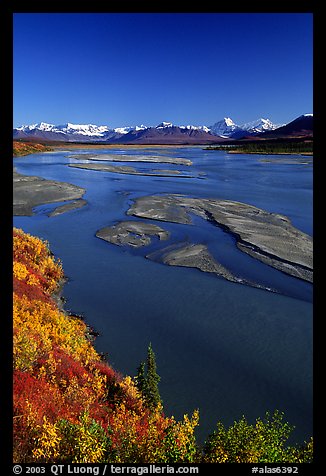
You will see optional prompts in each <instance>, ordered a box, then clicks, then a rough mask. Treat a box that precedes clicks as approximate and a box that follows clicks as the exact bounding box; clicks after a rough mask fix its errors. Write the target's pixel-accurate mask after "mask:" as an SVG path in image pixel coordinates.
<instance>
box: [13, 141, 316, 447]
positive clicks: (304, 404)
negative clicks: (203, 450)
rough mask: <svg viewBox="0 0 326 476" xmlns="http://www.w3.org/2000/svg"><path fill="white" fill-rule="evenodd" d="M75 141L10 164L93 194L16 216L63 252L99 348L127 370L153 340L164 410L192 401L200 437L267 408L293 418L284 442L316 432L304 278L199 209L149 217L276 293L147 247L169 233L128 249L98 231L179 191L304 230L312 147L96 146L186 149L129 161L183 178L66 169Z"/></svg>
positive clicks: (69, 291) (72, 298)
mask: <svg viewBox="0 0 326 476" xmlns="http://www.w3.org/2000/svg"><path fill="white" fill-rule="evenodd" d="M77 152H78V153H90V151H89V150H82V149H81V150H79V151H77ZM77 152H76V151H74V152H73V153H72V152H68V151H66V152H58V151H57V152H53V153H46V154H35V155H32V156H28V157H24V158H19V159H15V160H14V164H15V166H16V168H17V171H18V172H20V173H23V174H26V175H38V176H41V177H44V178H47V179H54V180H60V181H65V182H70V183H74V184H76V185H79V186H81V187H84V188H85V189H86V193H85V195H84V198H85V199H86V200H87V202H88V204H87V206H85V207H84V208H82V209H80V210H75V211H71V212H68V213H65V214H63V215H58V216H56V217H51V218H49V217H48V215H47V214H48V213H49V212H50V211H51V210H52V209H53V208H55V207H56V206H58V204H52V205H43V206H39V207H36V209H35V211H36V215H35V216H33V217H15V218H14V225H15V226H18V227H21V228H23V230H24V231H26V232H28V233H32V234H35V235H37V236H40V237H42V238H44V239H47V240H49V242H50V244H51V249H52V251H53V252H54V253H55V255H56V256H58V257H60V258H61V259H62V261H63V266H64V270H65V273H66V275H67V276H68V278H69V281H68V283H67V284H66V286H65V288H64V296H65V297H66V298H67V304H66V308H67V309H71V310H73V311H74V312H77V313H81V314H83V315H84V316H85V319H86V321H87V322H89V323H90V324H91V325H92V326H93V327H94V328H95V329H96V330H97V331H98V332H99V333H100V336H99V337H98V338H97V340H96V347H97V349H98V351H100V352H105V353H107V354H108V357H109V362H110V363H111V365H113V367H115V368H116V369H117V370H119V371H120V372H122V373H123V374H129V375H135V373H136V369H137V367H138V365H139V363H140V361H141V360H143V359H144V358H145V357H146V349H147V346H148V344H149V342H151V343H152V346H153V348H154V351H155V353H156V357H157V365H158V372H159V374H160V376H161V382H160V391H161V395H162V398H163V401H164V408H165V412H166V414H168V415H171V414H174V415H175V417H176V418H182V416H183V414H184V413H191V412H192V411H193V410H194V409H195V408H199V410H200V427H199V429H198V437H199V440H201V441H203V440H204V439H205V437H206V436H207V435H208V433H210V432H211V431H213V430H214V428H215V425H216V422H217V421H218V420H220V421H222V422H223V423H224V424H226V425H230V424H232V423H233V422H234V420H236V419H239V418H241V416H242V415H245V416H246V417H247V419H248V420H249V421H250V422H253V421H254V420H255V419H256V418H257V417H263V416H264V414H265V412H266V411H267V410H269V411H273V410H274V409H279V410H281V411H284V412H285V416H286V419H287V421H289V422H290V423H291V424H293V425H295V426H296V429H295V431H294V432H293V438H292V442H298V443H300V442H302V441H303V440H304V439H307V438H308V437H309V436H310V435H311V434H312V302H311V301H312V286H311V285H310V284H308V283H305V282H303V281H300V280H297V279H295V278H291V277H289V276H287V275H285V274H284V273H281V272H279V271H276V270H274V269H273V268H271V267H269V266H266V265H264V264H263V263H260V262H259V261H257V260H255V259H253V258H251V257H250V256H247V255H246V254H245V253H242V252H240V251H239V250H238V249H237V248H236V247H235V243H234V239H233V238H232V237H231V236H230V235H228V234H227V233H225V232H223V231H222V230H221V229H219V228H217V227H214V226H212V225H211V224H210V223H208V222H206V221H204V220H202V219H200V218H198V217H196V218H195V219H194V224H193V225H179V224H173V223H163V222H161V223H159V222H156V223H157V224H159V225H160V226H162V227H163V228H165V229H167V230H169V231H170V232H171V237H172V239H173V240H174V241H184V240H186V241H191V242H198V243H205V244H206V245H207V246H208V248H209V250H210V251H211V253H212V254H213V255H214V256H215V257H216V258H217V259H218V260H219V261H220V262H221V263H222V264H224V265H225V266H227V267H228V268H229V269H230V270H231V271H232V272H234V273H236V274H237V275H239V276H243V277H245V278H247V279H251V280H252V281H254V282H259V283H261V284H262V285H264V286H266V287H270V288H273V289H275V290H277V293H275V292H269V291H265V290H261V289H256V288H253V287H249V286H244V285H241V284H235V283H230V282H227V281H225V280H223V279H222V278H218V277H215V276H211V275H209V274H205V273H202V272H200V271H198V270H195V269H189V268H181V267H169V266H165V265H162V264H159V263H155V262H152V261H150V260H148V259H145V258H144V254H147V253H148V252H149V251H151V250H152V249H156V248H157V247H159V246H166V245H167V242H163V243H159V242H158V241H155V240H154V243H153V244H152V245H150V246H149V247H147V248H145V249H142V250H137V251H135V250H129V249H127V248H120V247H117V246H114V245H112V244H109V243H106V242H104V241H103V240H100V239H98V238H96V236H95V232H96V231H97V230H98V229H100V228H102V227H104V226H108V225H112V224H114V223H116V222H117V221H120V220H124V219H126V215H125V212H126V211H127V210H128V208H129V206H130V205H131V203H132V201H133V200H134V199H135V198H136V197H138V196H143V195H151V194H159V193H183V194H186V195H189V196H194V197H207V198H223V199H229V200H237V201H241V202H245V203H249V204H251V205H255V206H257V207H260V208H263V209H265V210H268V211H270V212H276V213H281V214H284V215H287V216H288V217H289V218H290V219H291V221H292V223H293V225H294V226H296V227H297V228H299V229H300V230H302V231H304V232H305V233H308V234H309V235H312V159H311V158H309V157H307V158H302V157H301V158H299V157H296V156H283V157H282V156H268V157H267V156H257V155H234V154H232V155H231V154H227V153H225V152H222V151H204V150H202V149H201V148H200V147H184V148H168V149H166V150H164V149H162V148H158V149H154V148H153V149H148V148H145V149H144V150H136V149H135V150H128V149H122V148H117V149H114V150H112V149H110V150H97V151H96V152H95V153H96V154H101V153H117V154H119V153H123V154H136V155H139V154H144V155H145V154H149V155H165V156H170V157H171V156H172V157H173V156H174V157H184V158H189V159H191V160H192V161H193V165H192V166H191V167H187V166H179V165H170V164H146V163H133V164H131V165H132V166H133V167H135V168H137V170H143V171H148V170H149V169H156V170H157V169H159V168H161V169H164V170H166V169H168V168H169V169H175V170H181V171H186V172H188V173H193V174H194V175H195V178H191V179H189V178H187V179H185V178H178V177H171V178H170V177H164V178H161V177H148V176H132V175H119V174H116V173H109V172H98V171H89V170H82V169H77V168H71V167H67V165H66V164H68V163H76V162H77V161H76V159H73V158H71V157H70V156H71V155H75V154H76V153H77ZM284 157H285V158H286V160H284ZM266 159H267V161H266ZM295 159H299V160H295ZM289 162H290V163H289ZM113 165H120V164H117V163H113ZM121 165H124V164H121ZM127 219H135V220H137V218H135V217H128V218H127ZM153 223H154V222H153Z"/></svg>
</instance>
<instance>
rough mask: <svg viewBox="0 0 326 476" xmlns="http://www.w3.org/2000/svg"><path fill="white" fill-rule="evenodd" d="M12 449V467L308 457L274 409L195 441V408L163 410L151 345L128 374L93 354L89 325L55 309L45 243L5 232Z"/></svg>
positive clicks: (308, 449) (57, 265) (54, 271)
mask: <svg viewBox="0 0 326 476" xmlns="http://www.w3.org/2000/svg"><path fill="white" fill-rule="evenodd" d="M13 258H14V263H13V281H14V283H13V284H14V287H13V289H14V308H13V310H14V312H13V340H14V342H13V357H14V359H13V365H14V373H13V381H14V382H13V383H14V392H13V397H14V401H13V408H14V418H13V431H14V439H13V452H14V462H19V463H31V462H33V463H45V462H52V463H57V462H60V463H68V462H69V463H99V462H112V463H175V462H177V463H200V462H208V463H219V462H222V463H225V462H251V463H253V462H257V463H258V462H291V463H299V462H311V461H312V454H313V443H312V439H311V440H309V441H308V442H304V443H303V445H301V446H288V445H287V444H286V443H287V440H288V437H289V435H290V433H291V430H292V428H291V427H290V425H289V424H288V423H287V422H285V421H284V420H283V418H284V415H283V413H280V412H278V411H275V412H274V413H273V414H272V415H270V414H266V415H265V417H264V418H263V419H260V418H258V419H257V420H256V422H255V423H254V424H250V423H249V422H248V421H247V420H246V419H245V417H243V418H242V419H241V420H239V421H236V422H234V424H233V425H232V426H231V427H230V428H225V427H224V425H223V424H222V423H221V422H218V423H217V426H216V430H215V431H214V432H213V433H212V434H211V435H209V436H208V438H207V440H206V442H205V444H204V445H203V446H200V445H199V444H198V443H197V440H196V436H195V429H196V427H197V425H198V424H199V412H198V410H197V409H195V410H194V412H193V414H192V415H190V416H189V415H184V417H183V419H181V420H180V421H177V420H176V419H175V418H174V417H173V416H166V415H165V414H164V411H163V404H162V400H161V397H160V394H159V387H158V384H159V380H160V378H159V376H158V374H157V369H156V361H155V354H154V351H153V349H152V346H151V344H150V345H149V347H148V352H147V360H146V361H145V362H142V363H141V364H140V366H139V368H138V373H137V375H136V376H135V377H130V376H123V375H121V374H120V373H119V372H117V371H116V370H115V369H113V368H112V367H111V366H110V365H109V363H108V362H107V361H105V360H103V357H102V356H101V355H100V354H99V353H98V352H97V351H96V349H95V347H94V345H93V337H92V334H93V333H92V332H91V330H90V328H89V326H87V325H86V323H85V322H84V321H83V320H82V319H81V318H80V317H78V316H74V315H71V314H69V313H67V312H66V311H64V309H62V306H61V305H60V298H58V291H59V289H60V286H62V283H63V280H64V272H63V268H62V265H61V262H60V261H59V260H58V259H56V258H55V257H54V256H53V254H52V253H51V251H50V249H49V244H48V243H47V242H46V241H43V240H41V239H39V238H37V237H34V236H31V235H29V234H26V233H24V232H23V231H22V230H20V229H17V228H14V230H13Z"/></svg>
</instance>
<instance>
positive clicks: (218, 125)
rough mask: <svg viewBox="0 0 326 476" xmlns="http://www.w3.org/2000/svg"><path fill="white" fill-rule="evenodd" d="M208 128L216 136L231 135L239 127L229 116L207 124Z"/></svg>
mask: <svg viewBox="0 0 326 476" xmlns="http://www.w3.org/2000/svg"><path fill="white" fill-rule="evenodd" d="M209 129H210V131H211V132H212V133H213V134H215V135H217V136H221V137H232V134H234V132H236V131H237V130H238V129H239V126H237V125H236V124H235V123H234V122H233V121H232V119H231V118H230V117H224V119H221V120H220V121H218V122H215V124H213V125H212V126H209Z"/></svg>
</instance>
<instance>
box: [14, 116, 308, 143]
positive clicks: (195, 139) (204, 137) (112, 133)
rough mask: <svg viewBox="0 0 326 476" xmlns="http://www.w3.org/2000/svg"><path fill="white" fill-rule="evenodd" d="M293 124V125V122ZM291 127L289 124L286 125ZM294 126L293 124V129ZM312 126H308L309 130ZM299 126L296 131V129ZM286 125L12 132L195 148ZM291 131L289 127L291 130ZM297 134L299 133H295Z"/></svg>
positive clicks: (44, 126) (36, 127) (43, 126)
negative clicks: (194, 146)
mask: <svg viewBox="0 0 326 476" xmlns="http://www.w3.org/2000/svg"><path fill="white" fill-rule="evenodd" d="M298 120H299V126H300V127H301V124H302V122H304V123H305V126H304V127H303V126H302V130H308V131H309V130H310V129H311V131H312V120H313V115H312V114H304V115H302V116H300V117H299V118H297V119H295V120H294V121H298ZM294 121H292V122H294ZM289 124H292V123H289ZM296 124H297V122H295V124H294V125H295V126H296ZM310 124H311V126H310ZM299 126H298V127H299ZM286 127H287V125H286V124H285V125H283V124H274V123H272V122H271V121H270V120H269V119H264V118H260V119H257V120H255V121H251V122H246V123H244V124H241V125H238V124H236V123H235V122H234V121H233V120H232V119H231V118H230V117H225V118H224V119H221V120H220V121H218V122H216V123H215V124H213V125H212V126H209V127H207V126H205V125H201V126H194V125H186V126H184V125H182V126H177V125H174V124H172V122H166V121H163V122H161V123H160V124H158V125H157V126H144V125H143V124H141V125H140V126H124V127H116V128H110V127H109V126H107V125H100V126H97V125H95V124H72V123H70V122H68V123H66V124H61V125H54V124H48V123H47V122H39V123H37V124H31V125H24V126H21V127H17V128H15V129H14V130H13V138H14V139H22V140H24V139H26V140H39V141H65V142H111V143H119V142H121V143H129V142H139V143H152V144H155V143H157V144H161V143H162V144H163V143H166V144H168V143H171V144H173V143H175V144H195V143H198V144H199V143H214V142H221V141H223V140H227V139H239V138H242V137H247V136H256V135H260V134H264V137H265V136H266V135H267V134H270V133H273V134H274V131H275V134H277V133H278V130H279V129H280V131H279V132H282V131H283V129H284V128H285V129H284V130H285V131H287V130H288V129H286ZM291 127H292V126H291ZM297 133H299V132H297Z"/></svg>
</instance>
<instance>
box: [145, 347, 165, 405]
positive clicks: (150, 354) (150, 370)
mask: <svg viewBox="0 0 326 476" xmlns="http://www.w3.org/2000/svg"><path fill="white" fill-rule="evenodd" d="M160 380H161V378H160V376H159V375H158V374H157V372H156V358H155V354H154V351H153V349H152V344H151V343H150V344H149V346H148V349H147V375H146V393H145V398H146V401H147V405H148V408H150V409H151V410H154V409H155V408H156V407H157V405H158V404H159V403H161V402H162V401H161V397H160V392H159V389H158V383H159V381H160Z"/></svg>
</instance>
